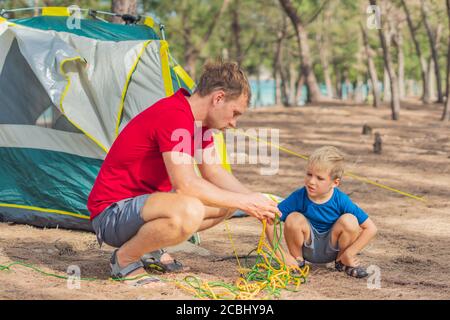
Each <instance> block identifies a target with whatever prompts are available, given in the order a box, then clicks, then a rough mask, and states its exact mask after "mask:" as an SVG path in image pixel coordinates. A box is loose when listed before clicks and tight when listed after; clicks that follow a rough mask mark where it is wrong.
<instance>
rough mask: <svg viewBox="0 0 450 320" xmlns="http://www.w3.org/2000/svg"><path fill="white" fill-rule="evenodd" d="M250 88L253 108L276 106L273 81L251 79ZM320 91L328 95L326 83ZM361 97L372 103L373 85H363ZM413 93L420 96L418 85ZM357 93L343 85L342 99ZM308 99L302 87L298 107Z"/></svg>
mask: <svg viewBox="0 0 450 320" xmlns="http://www.w3.org/2000/svg"><path fill="white" fill-rule="evenodd" d="M249 82H250V87H251V89H252V100H251V106H252V107H264V106H272V105H275V81H274V80H273V79H267V80H260V81H259V82H258V81H257V80H254V79H250V80H249ZM319 88H320V91H321V92H322V94H323V95H324V96H325V95H326V94H327V88H326V86H325V84H324V83H321V84H319ZM379 88H380V92H381V93H383V83H382V82H379ZM358 90H361V91H360V92H361V97H362V100H363V101H368V102H369V103H371V101H372V99H373V98H372V93H371V85H370V84H362V85H361V88H358ZM411 91H412V93H413V94H414V95H415V96H418V95H419V94H420V92H419V91H420V88H419V87H418V85H417V83H414V84H413V86H412V88H411ZM354 92H355V88H354V86H353V84H350V85H346V83H342V99H343V100H345V99H347V97H348V96H349V95H351V94H353V93H354ZM306 97H307V88H306V85H303V87H302V94H301V97H300V99H299V101H298V105H300V106H302V105H304V104H305V102H306Z"/></svg>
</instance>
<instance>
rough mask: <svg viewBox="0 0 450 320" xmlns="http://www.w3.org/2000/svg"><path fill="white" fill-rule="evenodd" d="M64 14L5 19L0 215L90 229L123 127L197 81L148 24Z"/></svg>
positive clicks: (0, 25) (0, 69)
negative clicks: (95, 189)
mask: <svg viewBox="0 0 450 320" xmlns="http://www.w3.org/2000/svg"><path fill="white" fill-rule="evenodd" d="M66 21H67V17H59V16H40V17H33V18H27V19H14V20H10V21H8V20H4V19H0V48H1V50H0V221H12V222H17V223H26V224H31V225H36V226H40V227H62V228H69V229H80V230H88V231H92V227H91V224H90V221H89V212H88V211H87V208H86V202H87V198H88V195H89V192H90V190H91V188H92V185H93V183H94V181H95V178H96V176H97V174H98V171H99V170H100V167H101V164H102V162H103V159H104V157H105V156H106V154H107V152H108V150H109V148H110V147H111V145H112V143H113V142H114V140H115V138H116V137H117V135H118V134H119V132H120V130H121V129H122V128H123V127H124V126H125V125H126V124H127V123H128V122H129V121H130V120H131V119H132V118H133V117H134V116H136V115H137V114H138V113H140V112H141V111H142V110H144V109H146V108H147V107H149V106H151V105H152V104H153V103H155V102H156V101H158V100H159V99H161V98H163V97H166V96H167V95H170V94H172V93H173V92H174V91H176V90H178V89H179V88H182V87H183V88H185V89H188V90H192V89H193V85H194V82H193V81H192V80H191V79H190V78H189V76H188V75H187V73H186V72H185V71H184V70H183V69H182V68H181V67H180V66H174V65H173V62H172V61H171V58H170V54H169V46H168V43H167V42H166V41H164V40H161V39H159V37H158V36H157V34H156V32H155V31H154V30H153V29H152V28H151V27H149V26H148V25H115V24H109V23H105V22H102V21H96V20H86V19H84V20H81V29H70V28H68V27H67V24H66ZM220 138H221V136H217V142H216V148H217V147H218V148H219V151H220V152H219V153H220V155H221V156H222V159H226V150H225V148H224V144H223V139H220ZM215 141H216V137H215ZM227 169H228V170H231V169H230V168H229V166H228V167H227Z"/></svg>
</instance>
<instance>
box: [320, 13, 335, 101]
mask: <svg viewBox="0 0 450 320" xmlns="http://www.w3.org/2000/svg"><path fill="white" fill-rule="evenodd" d="M331 18H332V12H331V10H329V8H327V9H326V10H325V11H324V14H323V19H322V23H321V28H320V33H318V34H317V43H319V56H320V63H321V65H322V70H323V78H324V80H325V87H326V89H327V98H328V99H333V97H334V93H333V84H332V82H331V72H330V64H329V62H328V57H329V51H328V50H329V44H330V39H329V34H328V32H327V30H326V23H328V22H329V21H330V19H331Z"/></svg>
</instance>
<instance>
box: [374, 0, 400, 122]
mask: <svg viewBox="0 0 450 320" xmlns="http://www.w3.org/2000/svg"><path fill="white" fill-rule="evenodd" d="M370 4H371V5H377V2H376V0H370ZM378 34H379V36H380V42H381V46H382V47H383V58H384V63H385V67H386V69H387V72H388V75H389V79H390V83H391V109H392V120H398V119H399V113H400V97H399V89H398V81H397V75H396V74H395V69H394V64H393V62H392V56H391V52H390V47H389V46H388V43H387V41H386V35H385V34H384V31H383V26H382V28H380V29H378Z"/></svg>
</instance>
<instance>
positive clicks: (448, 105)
mask: <svg viewBox="0 0 450 320" xmlns="http://www.w3.org/2000/svg"><path fill="white" fill-rule="evenodd" d="M446 4H447V17H448V30H449V34H448V45H447V83H446V84H447V92H450V0H447V1H446ZM441 120H442V121H449V120H450V99H449V97H448V94H447V99H446V100H445V105H444V111H443V112H442V117H441Z"/></svg>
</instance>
